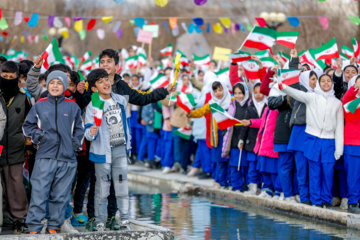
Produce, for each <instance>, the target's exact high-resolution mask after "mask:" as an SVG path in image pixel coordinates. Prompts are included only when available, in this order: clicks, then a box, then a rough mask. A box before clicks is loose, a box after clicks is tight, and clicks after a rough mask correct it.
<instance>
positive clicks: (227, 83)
mask: <svg viewBox="0 0 360 240" xmlns="http://www.w3.org/2000/svg"><path fill="white" fill-rule="evenodd" d="M218 80H219V81H220V82H222V83H224V84H225V86H226V89H227V90H228V91H232V87H231V83H230V78H229V75H226V74H222V75H220V76H219V77H218Z"/></svg>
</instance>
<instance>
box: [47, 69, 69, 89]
mask: <svg viewBox="0 0 360 240" xmlns="http://www.w3.org/2000/svg"><path fill="white" fill-rule="evenodd" d="M53 79H57V80H60V81H61V82H62V84H63V85H64V91H66V89H67V86H68V77H67V75H66V74H65V73H64V72H62V71H53V72H51V73H50V74H49V75H48V77H47V79H46V88H48V86H49V82H50V81H51V80H53Z"/></svg>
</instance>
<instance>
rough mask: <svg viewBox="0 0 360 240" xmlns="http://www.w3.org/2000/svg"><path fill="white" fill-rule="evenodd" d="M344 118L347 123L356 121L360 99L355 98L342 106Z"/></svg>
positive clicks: (358, 115) (358, 114)
mask: <svg viewBox="0 0 360 240" xmlns="http://www.w3.org/2000/svg"><path fill="white" fill-rule="evenodd" d="M344 110H345V118H346V119H348V120H349V121H352V120H355V119H358V118H359V117H360V98H356V99H355V100H352V101H351V102H348V103H346V104H345V105H344Z"/></svg>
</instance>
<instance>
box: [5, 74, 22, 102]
mask: <svg viewBox="0 0 360 240" xmlns="http://www.w3.org/2000/svg"><path fill="white" fill-rule="evenodd" d="M18 82H19V78H18V77H17V78H13V79H5V78H3V77H1V76H0V86H1V95H2V96H3V97H4V99H5V102H6V103H8V102H9V101H10V99H11V98H12V97H14V96H15V95H16V94H17V93H18V92H19V85H18Z"/></svg>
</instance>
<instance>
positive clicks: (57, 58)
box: [41, 38, 63, 70]
mask: <svg viewBox="0 0 360 240" xmlns="http://www.w3.org/2000/svg"><path fill="white" fill-rule="evenodd" d="M41 57H42V58H43V59H44V64H43V66H44V68H45V69H46V70H47V69H48V68H49V67H50V65H51V63H54V62H63V58H62V56H61V53H60V50H59V47H58V44H57V39H56V38H54V39H53V40H52V41H51V43H50V44H49V46H48V47H47V48H46V50H45V52H44V53H43V54H42V55H41Z"/></svg>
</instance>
